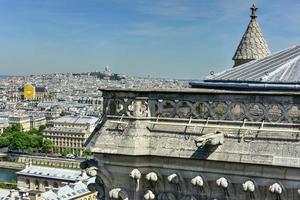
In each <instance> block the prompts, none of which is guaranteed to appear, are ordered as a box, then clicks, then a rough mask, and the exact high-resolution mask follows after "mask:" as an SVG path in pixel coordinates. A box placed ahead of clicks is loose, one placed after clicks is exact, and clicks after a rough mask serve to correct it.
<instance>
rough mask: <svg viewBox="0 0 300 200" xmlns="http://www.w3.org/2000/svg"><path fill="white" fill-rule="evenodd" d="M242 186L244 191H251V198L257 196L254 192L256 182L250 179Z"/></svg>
mask: <svg viewBox="0 0 300 200" xmlns="http://www.w3.org/2000/svg"><path fill="white" fill-rule="evenodd" d="M242 186H243V190H244V192H246V193H249V196H250V199H256V196H255V194H254V191H255V184H254V183H253V181H251V180H248V181H246V182H244V183H243V184H242Z"/></svg>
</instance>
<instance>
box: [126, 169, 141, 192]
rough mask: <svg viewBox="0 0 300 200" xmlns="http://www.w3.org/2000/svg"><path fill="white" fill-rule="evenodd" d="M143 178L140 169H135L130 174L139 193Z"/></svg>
mask: <svg viewBox="0 0 300 200" xmlns="http://www.w3.org/2000/svg"><path fill="white" fill-rule="evenodd" d="M141 176H142V175H141V172H140V171H139V170H138V169H133V170H132V171H131V172H130V173H129V177H130V178H132V179H133V180H134V181H135V183H136V188H135V190H136V191H139V188H140V179H141Z"/></svg>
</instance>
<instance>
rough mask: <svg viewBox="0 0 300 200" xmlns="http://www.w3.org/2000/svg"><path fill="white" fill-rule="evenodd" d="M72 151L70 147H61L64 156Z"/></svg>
mask: <svg viewBox="0 0 300 200" xmlns="http://www.w3.org/2000/svg"><path fill="white" fill-rule="evenodd" d="M71 153H72V149H70V148H64V149H63V152H62V154H63V155H64V156H66V155H68V154H71Z"/></svg>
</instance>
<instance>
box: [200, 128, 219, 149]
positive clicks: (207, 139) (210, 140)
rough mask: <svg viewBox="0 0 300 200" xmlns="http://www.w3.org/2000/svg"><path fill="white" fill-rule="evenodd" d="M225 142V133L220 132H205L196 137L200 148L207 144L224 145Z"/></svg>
mask: <svg viewBox="0 0 300 200" xmlns="http://www.w3.org/2000/svg"><path fill="white" fill-rule="evenodd" d="M223 143H224V134H223V133H220V132H217V133H209V134H205V135H202V136H200V137H198V138H196V139H195V144H196V146H197V147H198V148H203V147H204V146H205V145H212V146H216V145H222V144H223Z"/></svg>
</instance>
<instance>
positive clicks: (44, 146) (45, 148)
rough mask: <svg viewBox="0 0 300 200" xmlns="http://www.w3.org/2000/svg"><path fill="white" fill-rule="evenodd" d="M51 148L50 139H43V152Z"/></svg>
mask: <svg viewBox="0 0 300 200" xmlns="http://www.w3.org/2000/svg"><path fill="white" fill-rule="evenodd" d="M52 148H53V144H52V141H51V140H49V139H45V140H44V141H43V144H42V150H43V152H47V151H49V150H50V149H52Z"/></svg>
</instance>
